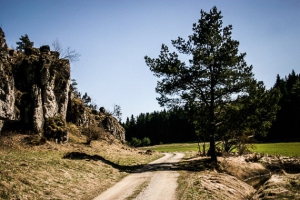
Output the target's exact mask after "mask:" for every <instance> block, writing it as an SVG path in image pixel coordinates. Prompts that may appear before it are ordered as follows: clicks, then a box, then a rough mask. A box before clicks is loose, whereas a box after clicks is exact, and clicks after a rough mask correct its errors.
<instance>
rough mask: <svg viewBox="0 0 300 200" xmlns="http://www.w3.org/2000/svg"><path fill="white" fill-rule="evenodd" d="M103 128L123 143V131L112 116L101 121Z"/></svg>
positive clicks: (107, 116)
mask: <svg viewBox="0 0 300 200" xmlns="http://www.w3.org/2000/svg"><path fill="white" fill-rule="evenodd" d="M102 125H103V127H104V128H105V129H106V130H107V131H108V132H110V133H111V134H112V135H113V136H115V137H116V138H117V139H118V140H120V141H122V142H125V129H124V128H123V127H122V126H121V125H120V123H119V122H118V120H117V119H116V118H114V117H113V116H112V115H106V116H105V118H104V120H103V121H102Z"/></svg>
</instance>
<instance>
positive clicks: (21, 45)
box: [16, 34, 34, 51]
mask: <svg viewBox="0 0 300 200" xmlns="http://www.w3.org/2000/svg"><path fill="white" fill-rule="evenodd" d="M16 44H17V50H20V51H23V50H24V49H25V48H32V47H33V44H34V43H33V42H31V41H30V39H29V37H28V35H27V34H25V35H24V36H23V35H22V36H21V37H20V42H16Z"/></svg>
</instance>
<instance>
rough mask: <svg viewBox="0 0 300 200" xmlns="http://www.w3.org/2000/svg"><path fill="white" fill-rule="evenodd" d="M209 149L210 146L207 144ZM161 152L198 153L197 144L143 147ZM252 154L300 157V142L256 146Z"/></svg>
mask: <svg viewBox="0 0 300 200" xmlns="http://www.w3.org/2000/svg"><path fill="white" fill-rule="evenodd" d="M206 146H207V147H206V149H208V147H209V144H208V143H207V144H206ZM143 148H146V149H151V150H155V151H159V152H177V151H181V152H187V151H198V144H197V143H174V144H163V145H155V146H150V147H143ZM251 151H252V152H257V153H264V154H270V155H282V156H300V142H289V143H264V144H256V145H255V148H254V149H252V150H251Z"/></svg>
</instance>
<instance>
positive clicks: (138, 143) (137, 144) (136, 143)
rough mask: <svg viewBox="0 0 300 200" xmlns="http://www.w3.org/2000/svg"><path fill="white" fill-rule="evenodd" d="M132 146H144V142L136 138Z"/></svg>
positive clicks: (133, 139) (132, 141)
mask: <svg viewBox="0 0 300 200" xmlns="http://www.w3.org/2000/svg"><path fill="white" fill-rule="evenodd" d="M130 144H131V146H134V147H139V146H141V145H142V141H141V140H140V139H138V138H135V137H134V138H132V140H131V143H130Z"/></svg>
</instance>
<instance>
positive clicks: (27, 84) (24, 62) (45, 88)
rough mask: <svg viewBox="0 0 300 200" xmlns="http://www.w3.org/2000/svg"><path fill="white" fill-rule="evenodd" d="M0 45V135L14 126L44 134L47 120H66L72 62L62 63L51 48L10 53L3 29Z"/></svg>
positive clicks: (65, 61) (0, 32)
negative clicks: (53, 118) (57, 118)
mask: <svg viewBox="0 0 300 200" xmlns="http://www.w3.org/2000/svg"><path fill="white" fill-rule="evenodd" d="M0 42H1V43H0V50H1V53H0V55H1V58H0V59H1V60H0V80H1V81H0V120H1V122H0V131H1V129H2V127H3V126H4V127H5V126H6V123H7V122H15V123H13V125H14V126H15V124H17V125H18V127H19V128H20V129H21V128H22V129H27V130H32V131H34V132H35V133H39V134H43V131H44V124H45V120H46V119H48V118H52V117H55V116H58V115H59V116H61V118H62V119H66V114H67V108H68V100H69V88H70V87H69V86H70V64H69V60H67V59H59V53H58V52H55V51H50V47H49V46H48V45H45V46H41V47H40V48H26V49H25V51H24V52H20V51H15V50H10V51H9V50H8V48H7V45H6V41H5V36H4V33H3V31H2V29H0ZM9 124H11V123H8V125H7V126H9Z"/></svg>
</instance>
